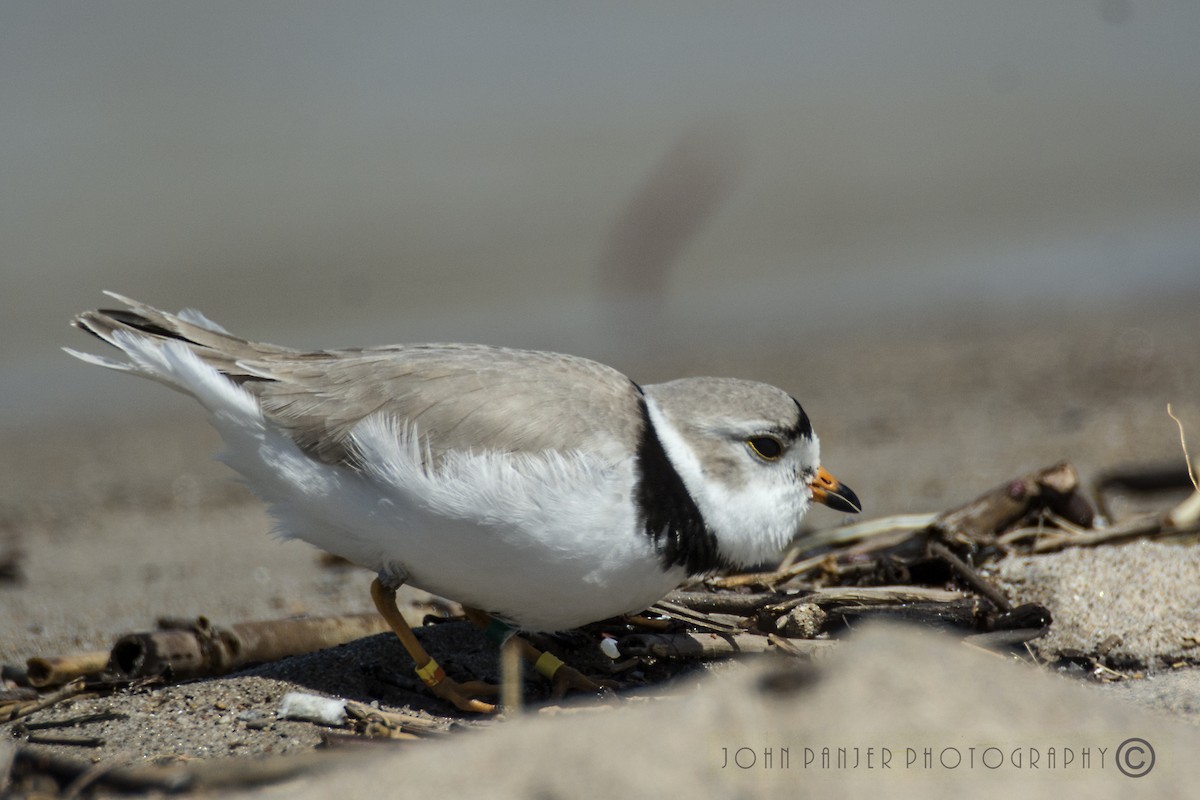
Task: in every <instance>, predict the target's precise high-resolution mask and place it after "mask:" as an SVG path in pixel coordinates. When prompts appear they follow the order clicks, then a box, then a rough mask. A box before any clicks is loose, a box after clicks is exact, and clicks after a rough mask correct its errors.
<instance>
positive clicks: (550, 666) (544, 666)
mask: <svg viewBox="0 0 1200 800" xmlns="http://www.w3.org/2000/svg"><path fill="white" fill-rule="evenodd" d="M562 665H563V662H562V659H560V658H558V657H557V656H555V655H554V654H553V653H542V654H541V655H540V656H538V660H537V661H535V662H533V668H534V669H536V670H537V671H538V674H539V675H541V676H542V677H544V678H545V679H546V680H554V673H556V672H558V668H559V667H561V666H562Z"/></svg>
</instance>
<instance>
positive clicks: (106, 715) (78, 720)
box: [21, 711, 129, 731]
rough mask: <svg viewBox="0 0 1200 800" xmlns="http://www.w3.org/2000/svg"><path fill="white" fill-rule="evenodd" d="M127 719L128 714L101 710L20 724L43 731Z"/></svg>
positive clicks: (26, 727)
mask: <svg viewBox="0 0 1200 800" xmlns="http://www.w3.org/2000/svg"><path fill="white" fill-rule="evenodd" d="M120 719H129V715H128V714H120V713H117V712H115V711H101V712H99V713H96V714H80V715H79V716H77V717H67V718H66V719H47V720H39V721H38V722H23V723H21V726H22V727H23V728H24V729H25V730H28V731H44V730H50V729H52V728H73V727H75V726H76V725H87V724H89V723H92V722H108V721H110V720H120Z"/></svg>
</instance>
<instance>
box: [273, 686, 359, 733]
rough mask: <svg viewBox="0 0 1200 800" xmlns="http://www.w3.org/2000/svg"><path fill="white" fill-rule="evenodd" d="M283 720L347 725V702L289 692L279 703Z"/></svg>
mask: <svg viewBox="0 0 1200 800" xmlns="http://www.w3.org/2000/svg"><path fill="white" fill-rule="evenodd" d="M278 716H279V717H280V718H281V719H298V720H303V721H305V722H317V723H320V724H321V725H345V724H346V701H345V700H338V699H337V698H334V697H321V696H320V695H315V694H304V693H303V692H288V693H287V694H285V695H284V696H283V700H282V701H280V703H279V713H278Z"/></svg>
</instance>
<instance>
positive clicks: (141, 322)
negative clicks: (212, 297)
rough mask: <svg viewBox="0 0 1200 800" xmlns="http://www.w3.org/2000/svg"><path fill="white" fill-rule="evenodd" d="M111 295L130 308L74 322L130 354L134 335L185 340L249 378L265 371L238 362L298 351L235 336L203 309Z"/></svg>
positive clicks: (114, 365) (124, 366) (93, 359)
mask: <svg viewBox="0 0 1200 800" xmlns="http://www.w3.org/2000/svg"><path fill="white" fill-rule="evenodd" d="M105 294H107V295H108V296H109V297H112V298H113V299H114V300H118V301H120V302H122V303H124V304H125V305H127V306H129V308H128V309H98V310H96V311H85V312H83V313H82V314H79V315H78V316H76V317H75V319H74V321H73V324H74V325H75V327H77V328H79V329H81V330H83V331H86V332H87V333H90V334H92V335H93V336H95V337H97V338H98V339H100V340H102V341H104V342H106V343H108V344H110V345H112V346H113V347H116V348H118V349H119V350H122V351H124V352H125V353H126V354H127V355H129V354H130V351H129V342H130V341H132V340H137V339H142V340H149V341H152V342H154V343H156V344H157V345H160V346H161V345H162V344H165V343H166V342H171V341H174V342H179V343H181V344H183V345H184V346H186V347H187V349H188V350H190V351H191V352H192V353H193V354H194V355H195V356H196V357H198V358H199V359H200V360H201V361H203V362H204V363H205V364H208V365H209V366H210V367H213V368H214V369H216V370H217V371H219V372H220V373H222V374H223V375H225V376H226V377H228V378H230V379H231V380H233V381H234V382H237V383H243V382H245V381H248V380H260V379H261V377H262V376H261V375H258V374H255V373H252V372H250V371H248V370H247V369H245V368H244V367H242V366H241V365H240V364H239V363H238V362H239V361H240V360H242V359H245V360H255V359H261V358H264V357H265V358H269V357H271V356H277V355H279V354H282V353H287V352H292V351H290V350H288V349H287V348H283V347H279V346H277V345H271V344H263V343H260V342H250V341H247V340H245V339H242V338H239V337H237V336H234V335H232V334H230V333H229V332H228V331H226V330H225V329H224V328H222V327H221V326H220V325H217V324H216V323H215V322H212V321H211V320H209V319H208V318H206V317H204V316H203V315H202V314H200V313H199V312H198V311H193V310H190V309H189V310H186V311H182V312H180V313H179V314H170V313H168V312H166V311H160V310H159V309H157V308H154V307H153V306H149V305H146V304H145V303H140V302H138V301H137V300H132V299H130V298H127V297H123V296H121V295H119V294H115V293H113V292H105ZM131 337H132V338H131ZM67 352H69V353H70V354H71V355H73V356H75V357H77V358H81V359H82V360H84V361H88V362H90V363H93V364H99V365H100V366H104V367H108V368H110V369H119V370H124V371H132V372H138V373H140V374H147V373H146V371H145V370H144V369H141V368H138V367H137V366H135V365H131V364H128V363H126V362H121V361H115V360H113V359H108V358H103V357H99V356H89V355H87V354H84V353H79V352H77V351H74V350H70V349H68V350H67ZM148 377H155V376H153V375H148Z"/></svg>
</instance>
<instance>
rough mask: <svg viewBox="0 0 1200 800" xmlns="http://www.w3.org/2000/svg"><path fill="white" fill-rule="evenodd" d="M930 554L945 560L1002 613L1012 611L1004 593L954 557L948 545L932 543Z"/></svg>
mask: <svg viewBox="0 0 1200 800" xmlns="http://www.w3.org/2000/svg"><path fill="white" fill-rule="evenodd" d="M929 552H931V553H933V554H934V555H936V556H938V557H939V558H942V559H945V561H946V563H947V564H949V565H950V566H951V567H952V568H953V569H954V571H955V572H957V573H958V574H959V576H960V577H962V579H963V580H965V581H966V582H967V583H968V584H970V585H971V588H972V589H974V590H975V591H977V592H979V593H980V594H981V595H983V596H984V597H986V598H987V599H988V600H991V601H992V602H993V603H994V604H995V605H996V608H998V609H1000V610H1001V611H1011V610H1012V603H1010V602H1008V598H1007V597H1005V596H1004V593H1003V592H1001V591H1000V590H999V589H997V588H996V587H995V586H993V585H992V584H991V583H989V582H988V581H987V580H985V579H984V577H983V576H982V575H980V574H979V573H978V572H976V571H975V569H974V568H973V567H972V566H971V565H969V564H968V563H967V562H965V561H963V560H962V559H961V558H959V557H958V556H956V555H954V553H952V552H950V548H948V547H946V545H944V544H942V543H941V542H930V543H929Z"/></svg>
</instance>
